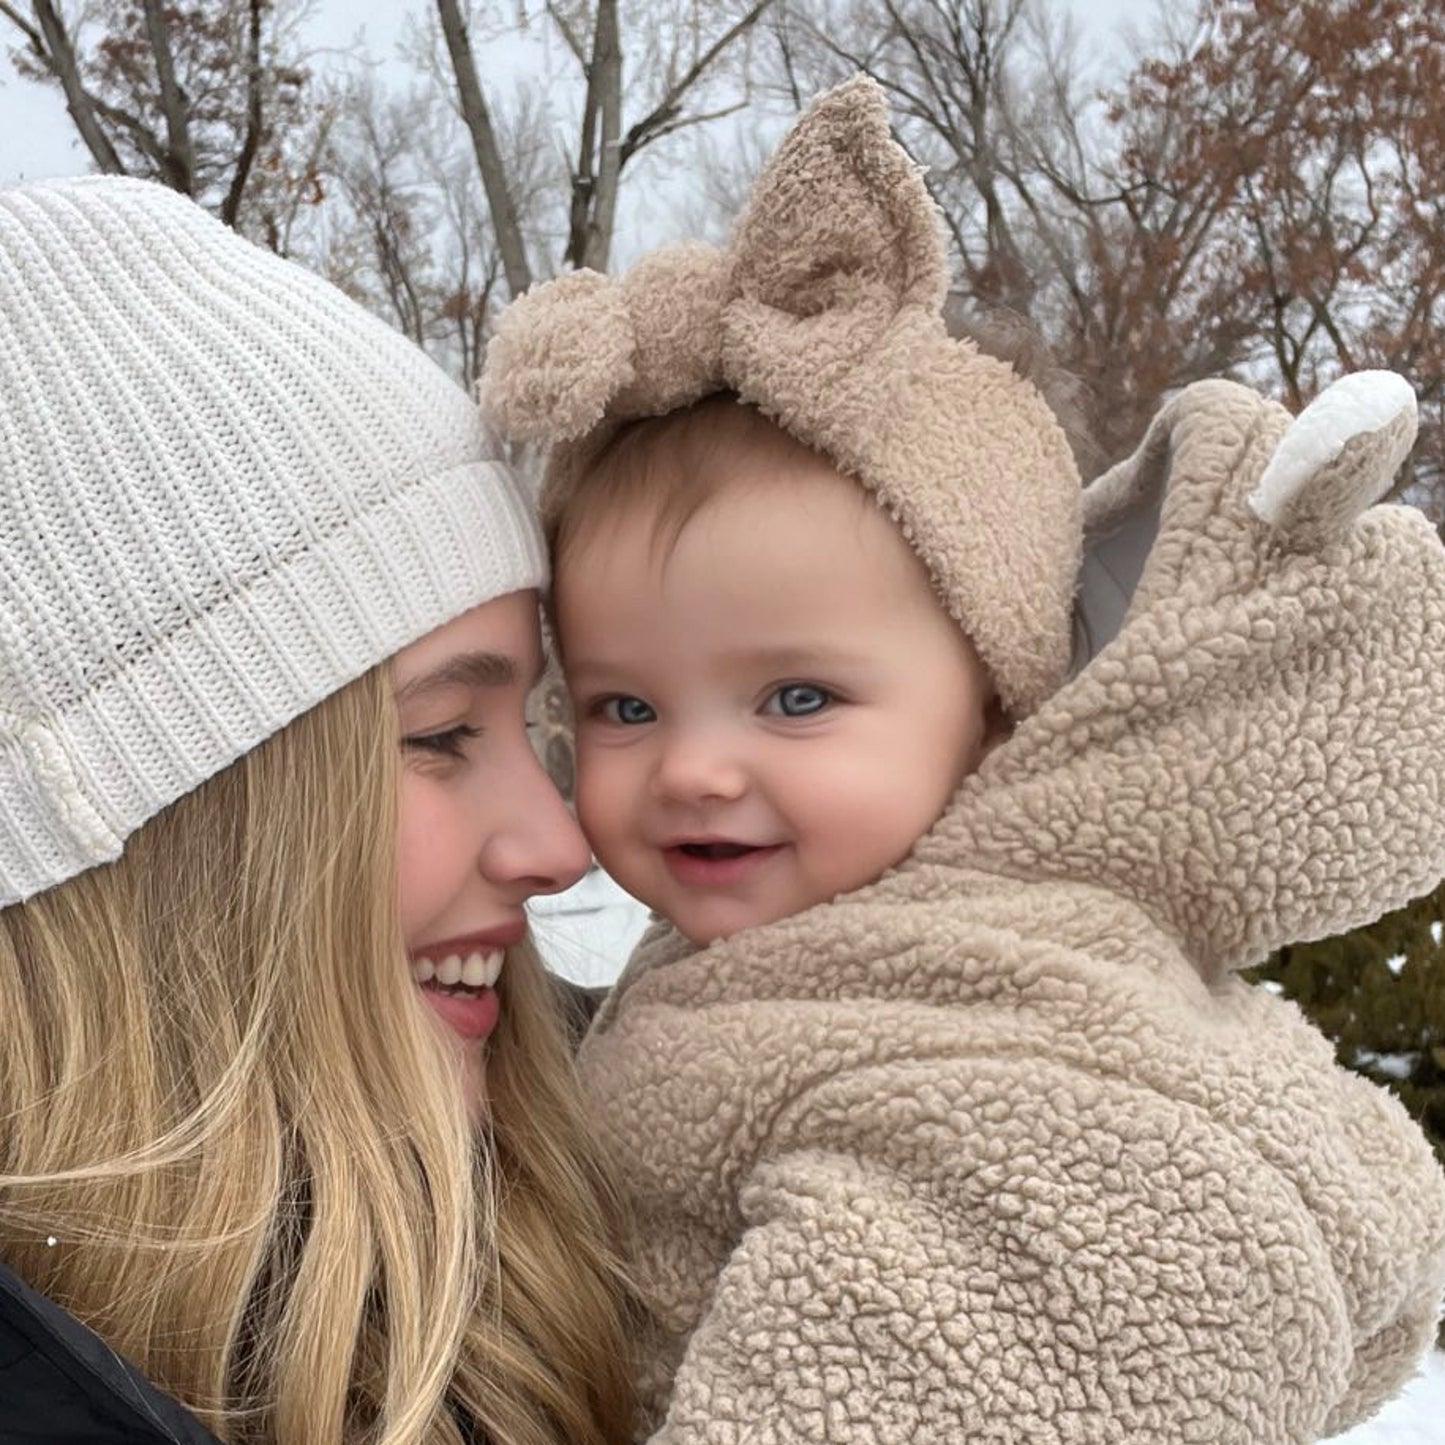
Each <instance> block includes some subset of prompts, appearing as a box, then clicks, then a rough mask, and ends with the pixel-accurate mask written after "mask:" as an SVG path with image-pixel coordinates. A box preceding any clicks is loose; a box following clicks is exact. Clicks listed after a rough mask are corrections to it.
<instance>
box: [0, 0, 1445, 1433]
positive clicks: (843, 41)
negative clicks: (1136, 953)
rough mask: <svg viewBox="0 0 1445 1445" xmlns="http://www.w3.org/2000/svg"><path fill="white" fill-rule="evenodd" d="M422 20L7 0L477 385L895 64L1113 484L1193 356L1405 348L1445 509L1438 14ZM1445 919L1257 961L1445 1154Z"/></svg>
mask: <svg viewBox="0 0 1445 1445" xmlns="http://www.w3.org/2000/svg"><path fill="white" fill-rule="evenodd" d="M395 8H397V9H401V8H403V7H401V6H397V7H395ZM408 8H409V9H410V11H411V12H412V13H411V15H410V18H409V20H408V22H407V24H406V25H405V26H404V27H403V31H404V39H403V41H402V44H401V48H400V53H399V54H392V55H388V56H385V57H383V56H378V55H376V54H373V53H370V52H369V51H368V49H367V47H366V45H365V43H364V42H361V41H358V42H357V43H355V44H353V45H352V46H350V47H348V48H343V49H341V50H336V49H327V50H320V49H317V48H310V47H308V43H307V41H306V39H305V37H306V34H307V28H306V24H305V22H306V20H307V17H308V7H307V5H306V3H305V0H176V3H165V0H70V3H65V4H55V3H51V0H35V3H33V4H28V5H27V4H22V3H18V0H15V3H12V0H0V45H5V46H6V47H7V48H8V49H9V52H10V58H11V61H12V63H13V65H14V67H15V69H16V70H17V71H18V72H19V74H20V75H21V76H22V77H24V78H26V79H27V80H29V81H31V82H38V83H41V84H43V85H45V86H47V87H50V88H52V89H53V90H54V91H56V92H57V93H58V94H59V95H61V96H63V99H64V104H65V112H64V114H65V116H66V119H65V120H64V121H63V122H62V124H64V125H66V126H68V127H69V128H70V130H71V132H72V134H73V137H74V138H75V139H76V141H77V142H78V144H79V145H80V146H82V147H83V149H84V153H85V155H86V156H87V157H88V160H89V164H90V165H91V167H92V168H94V169H97V170H104V171H114V172H126V173H130V174H135V175H144V176H151V177H155V178H158V179H160V180H162V181H164V182H166V183H167V184H169V185H172V186H174V187H175V188H176V189H178V190H181V191H185V192H187V193H189V194H191V195H193V196H195V197H196V198H197V199H198V200H200V201H201V202H202V203H203V204H204V205H206V206H207V207H208V208H210V209H211V210H213V211H214V212H215V213H216V214H217V215H219V216H220V217H221V218H222V219H223V220H224V221H226V222H227V223H228V224H230V225H233V226H235V227H237V228H238V229H239V230H241V231H243V232H244V233H245V234H247V235H248V236H251V237H252V238H254V239H255V240H257V241H259V242H261V243H262V244H264V245H267V246H270V247H272V248H273V249H275V250H277V251H280V252H282V253H283V254H286V255H288V256H291V257H294V258H295V259H297V260H298V261H301V262H303V263H304V264H306V265H308V266H311V267H314V268H315V269H317V270H319V271H321V272H323V273H324V274H325V275H327V276H328V277H330V278H331V279H332V280H333V281H335V282H336V283H337V284H338V285H339V286H341V287H342V288H343V289H344V290H346V291H348V292H350V293H351V294H352V295H353V296H355V297H356V298H357V299H358V300H359V301H361V302H362V303H363V304H364V305H366V306H368V307H370V308H371V309H372V310H374V311H375V312H377V313H378V314H380V315H382V316H384V317H385V318H386V319H387V320H388V321H390V322H391V323H392V324H393V325H395V326H397V327H398V328H399V329H400V330H402V331H404V332H405V333H406V334H407V335H409V336H410V337H412V338H413V339H414V340H415V341H416V342H417V343H418V344H419V345H421V346H423V347H425V348H426V349H427V350H428V351H430V352H431V353H432V354H434V355H435V356H436V357H437V358H438V359H439V360H440V361H441V362H442V363H443V364H444V365H445V366H446V367H447V368H448V369H450V370H451V371H452V372H453V373H455V374H456V375H457V376H459V377H460V378H461V379H462V380H464V381H467V382H470V381H471V380H473V379H474V378H475V375H476V373H477V371H478V369H479V367H480V364H481V360H482V357H483V355H484V352H485V348H486V341H487V335H488V332H489V329H490V327H491V326H492V324H493V322H494V321H495V319H496V316H497V313H498V311H499V310H500V308H501V307H502V306H504V305H505V304H506V302H507V301H508V300H509V299H510V298H511V297H512V296H515V295H517V294H518V293H520V292H521V291H523V290H525V289H526V287H527V286H529V285H530V284H531V283H532V282H533V281H535V280H537V279H539V278H543V277H547V276H551V275H555V274H557V273H558V272H561V271H564V270H567V269H569V268H574V267H578V266H591V267H594V268H598V269H607V268H608V267H609V266H617V265H622V264H625V263H626V262H627V261H628V260H630V259H631V257H632V256H633V255H635V254H636V253H637V251H638V250H640V249H642V248H643V247H645V246H649V245H652V244H656V243H658V242H661V241H665V240H671V239H675V238H676V237H678V236H680V235H684V234H692V235H696V234H702V235H705V236H708V237H711V238H720V237H721V235H722V234H723V233H724V232H725V230H726V227H727V225H728V223H729V220H730V218H731V216H732V215H733V214H734V212H735V211H736V209H737V207H738V206H739V204H740V203H741V200H742V198H743V196H744V195H745V193H746V189H747V186H748V183H749V181H750V179H751V177H752V174H753V173H754V171H755V170H756V168H757V166H758V164H759V162H760V161H761V159H762V157H763V156H765V155H766V154H767V152H768V150H769V148H770V147H771V145H772V144H773V142H774V141H775V140H776V139H777V137H778V136H779V135H780V134H781V132H782V130H783V129H784V127H785V126H786V125H787V123H788V122H789V120H790V119H791V117H792V116H793V115H794V114H796V112H797V111H798V109H799V108H800V107H801V106H802V105H804V104H805V103H806V101H807V100H808V98H809V97H811V96H812V95H813V94H815V93H816V92H817V91H818V90H820V89H822V88H824V87H825V86H827V85H829V84H831V83H833V82H835V81H838V80H840V79H842V78H844V77H845V76H847V75H849V74H851V73H853V72H855V71H858V70H864V71H867V72H869V73H870V74H872V75H874V76H875V77H876V78H877V79H878V80H879V82H880V83H881V84H882V85H883V86H884V87H885V89H886V90H887V91H888V93H889V95H890V97H891V102H892V106H893V111H894V116H895V120H896V125H897V128H898V130H899V132H900V134H901V137H902V139H903V140H904V141H905V143H906V144H907V145H908V147H909V148H910V150H911V151H912V152H913V154H914V155H915V156H916V157H917V158H918V159H919V160H920V161H923V162H925V163H926V164H927V165H928V167H929V173H928V181H929V184H930V185H931V187H932V188H933V192H934V194H935V196H936V198H937V200H938V202H939V204H940V206H941V207H942V209H943V212H944V215H945V217H946V218H947V223H948V228H949V232H950V235H951V239H952V244H953V258H954V263H955V268H956V278H957V292H958V298H959V302H960V305H961V306H962V307H963V308H964V309H965V310H966V311H969V312H972V313H974V314H975V317H976V318H978V319H982V320H993V321H998V320H1000V319H1002V320H1003V321H1004V322H1006V323H1008V324H1015V322H1016V320H1017V319H1022V320H1024V321H1026V322H1028V323H1029V324H1030V325H1031V326H1032V327H1033V328H1036V329H1037V331H1038V332H1039V333H1041V335H1042V337H1043V338H1044V339H1045V340H1046V342H1047V343H1048V344H1049V346H1050V347H1051V348H1052V349H1053V351H1054V352H1055V354H1056V356H1057V358H1058V361H1059V363H1060V365H1061V367H1062V368H1063V369H1064V372H1065V373H1066V377H1067V379H1066V381H1065V383H1064V385H1063V388H1062V390H1061V393H1060V401H1061V405H1063V406H1065V407H1066V408H1069V409H1070V410H1071V411H1072V412H1073V414H1074V418H1075V421H1076V423H1077V422H1079V421H1082V422H1083V424H1084V431H1085V432H1086V433H1087V435H1085V436H1084V437H1083V438H1082V439H1081V440H1080V442H1079V444H1078V450H1079V453H1080V456H1079V460H1080V464H1081V466H1082V468H1083V470H1084V472H1085V474H1086V476H1087V475H1092V474H1094V473H1097V472H1098V471H1100V470H1102V469H1103V467H1104V466H1106V465H1107V464H1108V463H1109V462H1110V461H1111V460H1113V459H1114V458H1116V457H1118V456H1119V455H1121V454H1123V453H1124V452H1125V451H1127V450H1128V449H1130V448H1131V447H1132V445H1133V444H1134V442H1135V441H1136V440H1137V439H1138V437H1139V436H1140V434H1141V432H1142V430H1143V426H1144V423H1145V421H1146V419H1147V418H1148V416H1149V415H1150V414H1151V412H1152V411H1153V410H1154V408H1155V407H1156V406H1157V404H1158V402H1159V400H1160V398H1161V397H1162V396H1163V395H1164V394H1165V393H1166V392H1168V391H1169V390H1170V389H1171V388H1174V387H1178V386H1180V385H1183V384H1184V383H1187V382H1189V381H1192V380H1195V379H1197V378H1200V377H1204V376H1212V375H1219V374H1229V375H1233V376H1236V377H1238V378H1240V379H1242V380H1246V381H1248V382H1251V383H1253V384H1254V385H1256V386H1258V387H1260V388H1261V389H1263V390H1265V391H1267V392H1270V393H1272V394H1274V395H1277V396H1278V397H1280V398H1281V399H1282V400H1283V401H1285V402H1286V403H1287V404H1288V405H1289V406H1291V407H1292V408H1295V409H1298V408H1299V407H1301V406H1302V405H1304V404H1305V403H1306V402H1307V401H1308V400H1309V399H1310V398H1311V397H1312V396H1313V395H1314V394H1315V392H1317V391H1318V390H1319V389H1320V388H1321V387H1322V386H1324V385H1325V384H1327V383H1328V382H1329V381H1331V380H1332V379H1333V378H1334V377H1336V376H1337V375H1339V374H1340V373H1341V372H1342V371H1347V370H1355V369H1359V368H1362V367H1370V366H1384V367H1390V368H1393V369H1395V370H1398V371H1400V372H1402V373H1403V374H1404V375H1405V376H1406V377H1407V378H1408V379H1409V380H1410V381H1411V382H1412V383H1413V385H1414V387H1415V389H1416V391H1417V393H1418V395H1419V399H1420V406H1421V433H1420V441H1419V445H1418V446H1417V448H1416V451H1415V454H1414V456H1413V458H1412V459H1411V462H1410V464H1409V467H1408V468H1407V471H1406V473H1405V475H1404V477H1403V478H1402V484H1401V489H1402V491H1404V492H1405V493H1406V494H1407V495H1408V496H1409V498H1410V499H1411V500H1413V501H1415V502H1417V503H1418V504H1419V505H1421V506H1422V507H1424V508H1425V509H1426V510H1427V512H1429V513H1430V515H1431V516H1432V519H1433V520H1434V521H1435V523H1436V525H1437V526H1442V527H1445V5H1442V4H1440V3H1439V0H1198V3H1196V4H1193V5H1190V4H1187V3H1175V4H1172V5H1168V6H1167V7H1161V10H1160V13H1159V14H1158V16H1157V17H1155V18H1154V19H1152V20H1150V21H1148V22H1146V23H1144V24H1143V26H1142V27H1141V28H1140V30H1139V32H1138V34H1137V35H1136V36H1135V38H1134V41H1133V48H1132V49H1129V48H1128V47H1126V46H1125V45H1124V44H1123V43H1122V42H1120V43H1119V45H1117V46H1116V48H1115V49H1116V53H1115V54H1113V55H1112V56H1111V57H1109V59H1110V63H1109V64H1107V65H1104V66H1102V67H1101V66H1100V65H1099V64H1098V63H1097V57H1094V58H1093V59H1092V60H1091V59H1090V58H1089V57H1088V56H1086V53H1085V49H1084V47H1083V46H1082V44H1081V39H1080V34H1079V32H1078V30H1077V28H1076V26H1075V24H1074V20H1073V15H1074V12H1073V10H1071V9H1070V7H1069V5H1068V4H1067V0H624V3H619V0H472V3H468V0H411V3H410V6H409V7H408ZM383 60H384V61H385V62H386V63H385V64H384V65H383V64H382V63H381V62H382V61H383ZM1442 665H1445V659H1442ZM550 703H551V704H552V706H551V707H549V709H548V715H549V718H550V726H551V727H552V728H553V730H554V732H555V734H556V736H555V737H554V738H553V744H554V758H553V762H554V764H555V771H557V772H558V773H559V774H560V775H562V776H563V778H564V781H565V774H566V771H567V764H566V753H565V748H564V746H563V743H562V741H561V739H562V736H563V729H564V727H565V720H564V719H562V718H561V716H560V711H559V710H558V709H557V708H556V706H555V704H556V697H555V693H554V694H553V695H552V697H551V698H550ZM1442 920H1445V889H1442V890H1441V891H1440V892H1437V893H1436V894H1435V895H1434V896H1433V897H1431V898H1427V899H1424V900H1422V901H1420V902H1418V903H1416V904H1414V905H1413V906H1412V907H1410V908H1408V909H1406V910H1404V911H1403V912H1402V913H1399V914H1396V915H1394V916H1392V917H1390V918H1387V919H1385V920H1383V921H1382V922H1381V923H1380V924H1378V925H1376V926H1375V927H1374V928H1371V929H1367V930H1364V931H1362V932H1360V933H1357V934H1354V935H1351V936H1349V937H1347V938H1342V939H1331V940H1327V941H1325V942H1322V943H1316V944H1311V945H1309V946H1304V947H1297V948H1292V949H1287V950H1285V951H1284V953H1283V954H1281V955H1280V956H1279V957H1278V958H1277V959H1275V960H1273V961H1272V962H1271V963H1270V964H1268V965H1267V966H1266V967H1265V968H1264V969H1262V970H1261V971H1260V974H1259V977H1260V978H1261V980H1262V986H1264V987H1269V988H1273V989H1277V990H1280V991H1282V992H1285V993H1287V994H1288V995H1289V996H1291V997H1293V998H1295V999H1297V1000H1298V1001H1299V1002H1300V1003H1301V1004H1302V1005H1303V1007H1304V1008H1305V1009H1306V1010H1307V1011H1309V1012H1310V1013H1311V1014H1312V1016H1313V1017H1314V1018H1315V1019H1316V1020H1317V1021H1318V1022H1319V1024H1320V1025H1321V1027H1323V1028H1324V1029H1325V1031H1326V1032H1327V1033H1328V1034H1329V1035H1330V1036H1331V1037H1332V1038H1333V1039H1334V1040H1335V1041H1336V1044H1337V1047H1338V1050H1339V1055H1340V1058H1341V1060H1342V1062H1344V1063H1345V1064H1347V1065H1349V1066H1351V1067H1353V1068H1357V1069H1359V1070H1361V1071H1363V1072H1364V1073H1366V1074H1368V1075H1369V1076H1371V1077H1372V1078H1374V1079H1376V1080H1377V1081H1379V1082H1381V1083H1384V1084H1385V1085H1387V1086H1388V1087H1390V1088H1392V1089H1393V1090H1394V1091H1395V1092H1396V1093H1398V1094H1399V1095H1400V1096H1401V1097H1402V1098H1403V1099H1404V1101H1405V1103H1406V1105H1407V1106H1408V1107H1409V1109H1410V1110H1411V1112H1412V1113H1414V1114H1415V1115H1416V1116H1417V1117H1419V1118H1421V1119H1422V1121H1423V1122H1424V1124H1425V1126H1426V1128H1427V1129H1428V1130H1429V1131H1430V1133H1431V1136H1432V1138H1433V1139H1434V1142H1435V1146H1436V1149H1437V1151H1438V1152H1440V1154H1441V1157H1442V1159H1445V943H1442ZM1402 1438H1403V1437H1402Z"/></svg>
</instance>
